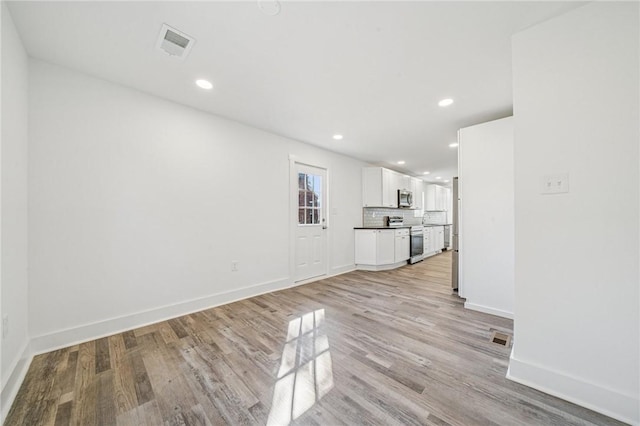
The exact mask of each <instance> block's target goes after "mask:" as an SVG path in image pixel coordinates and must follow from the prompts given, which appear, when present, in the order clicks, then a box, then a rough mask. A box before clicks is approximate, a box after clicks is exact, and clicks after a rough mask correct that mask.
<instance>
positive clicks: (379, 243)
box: [355, 229, 410, 271]
mask: <svg viewBox="0 0 640 426" xmlns="http://www.w3.org/2000/svg"><path fill="white" fill-rule="evenodd" d="M401 231H402V232H401ZM403 232H404V235H403ZM397 233H398V234H397ZM355 242H356V244H355V246H356V247H355V250H356V252H355V262H356V268H357V269H362V270H366V271H383V270H387V269H394V268H397V267H399V266H402V265H406V263H407V260H408V259H409V256H410V247H409V244H410V240H409V230H408V229H356V230H355Z"/></svg>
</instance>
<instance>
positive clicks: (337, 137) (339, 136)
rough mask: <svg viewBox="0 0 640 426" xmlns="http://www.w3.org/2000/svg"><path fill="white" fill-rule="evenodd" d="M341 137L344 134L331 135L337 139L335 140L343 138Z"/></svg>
mask: <svg viewBox="0 0 640 426" xmlns="http://www.w3.org/2000/svg"><path fill="white" fill-rule="evenodd" d="M343 137H344V136H342V135H333V138H334V139H335V140H337V141H339V140H342V138H343Z"/></svg>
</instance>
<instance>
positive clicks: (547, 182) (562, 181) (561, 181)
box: [540, 173, 569, 194]
mask: <svg viewBox="0 0 640 426" xmlns="http://www.w3.org/2000/svg"><path fill="white" fill-rule="evenodd" d="M540 192H541V193H542V194H561V193H566V192H569V174H568V173H559V174H555V175H545V176H543V177H542V188H541V190H540Z"/></svg>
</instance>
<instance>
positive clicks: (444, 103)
mask: <svg viewBox="0 0 640 426" xmlns="http://www.w3.org/2000/svg"><path fill="white" fill-rule="evenodd" d="M452 103H453V99H449V98H447V99H443V100H441V101H440V102H438V106H441V107H447V106H449V105H451V104H452Z"/></svg>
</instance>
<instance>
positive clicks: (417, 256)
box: [409, 225, 424, 263]
mask: <svg viewBox="0 0 640 426" xmlns="http://www.w3.org/2000/svg"><path fill="white" fill-rule="evenodd" d="M409 236H410V237H411V258H409V263H416V262H420V261H421V260H424V239H423V238H424V226H422V225H414V226H412V227H411V229H410V231H409Z"/></svg>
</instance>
